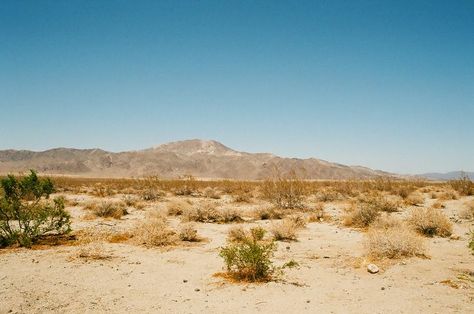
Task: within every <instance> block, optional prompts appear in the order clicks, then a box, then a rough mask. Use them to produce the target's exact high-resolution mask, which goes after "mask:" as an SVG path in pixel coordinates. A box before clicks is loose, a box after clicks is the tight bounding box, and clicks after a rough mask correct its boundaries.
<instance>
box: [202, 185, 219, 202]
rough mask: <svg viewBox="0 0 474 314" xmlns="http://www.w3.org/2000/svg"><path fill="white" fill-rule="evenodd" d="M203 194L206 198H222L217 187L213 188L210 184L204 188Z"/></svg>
mask: <svg viewBox="0 0 474 314" xmlns="http://www.w3.org/2000/svg"><path fill="white" fill-rule="evenodd" d="M202 195H203V196H204V197H206V198H212V199H216V200H217V199H220V198H221V196H220V195H219V193H218V191H217V189H215V188H212V187H210V186H208V187H207V188H205V189H204V191H203V192H202Z"/></svg>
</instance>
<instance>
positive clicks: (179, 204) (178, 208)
mask: <svg viewBox="0 0 474 314" xmlns="http://www.w3.org/2000/svg"><path fill="white" fill-rule="evenodd" d="M190 208H191V204H189V203H188V202H186V201H182V200H173V201H171V202H169V203H168V204H167V210H168V215H170V216H181V215H182V214H183V213H184V212H185V211H187V210H189V209H190Z"/></svg>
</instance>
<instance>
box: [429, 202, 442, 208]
mask: <svg viewBox="0 0 474 314" xmlns="http://www.w3.org/2000/svg"><path fill="white" fill-rule="evenodd" d="M431 207H433V208H445V207H446V205H445V204H444V203H443V202H442V201H436V202H434V203H433V205H431Z"/></svg>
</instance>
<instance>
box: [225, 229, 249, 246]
mask: <svg viewBox="0 0 474 314" xmlns="http://www.w3.org/2000/svg"><path fill="white" fill-rule="evenodd" d="M247 237H248V234H247V232H246V230H245V229H244V227H243V226H233V227H231V228H229V231H227V241H229V242H241V241H243V240H245V239H246V238H247Z"/></svg>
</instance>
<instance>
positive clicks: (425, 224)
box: [407, 208, 453, 237]
mask: <svg viewBox="0 0 474 314" xmlns="http://www.w3.org/2000/svg"><path fill="white" fill-rule="evenodd" d="M407 222H408V224H409V225H410V226H412V227H413V228H414V230H416V231H417V232H419V233H421V234H423V235H426V236H429V237H432V236H435V235H437V236H440V237H448V236H450V235H451V233H452V229H453V225H452V223H451V221H449V218H448V217H446V215H445V214H444V213H443V212H442V211H441V210H440V209H437V208H415V209H413V210H412V211H411V212H410V215H409V217H408V219H407Z"/></svg>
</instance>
